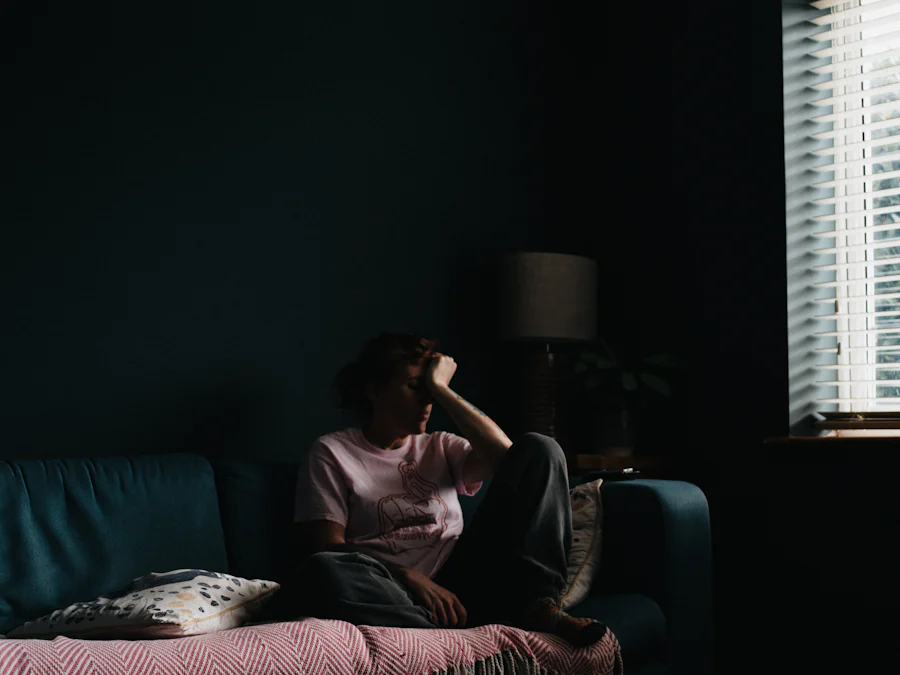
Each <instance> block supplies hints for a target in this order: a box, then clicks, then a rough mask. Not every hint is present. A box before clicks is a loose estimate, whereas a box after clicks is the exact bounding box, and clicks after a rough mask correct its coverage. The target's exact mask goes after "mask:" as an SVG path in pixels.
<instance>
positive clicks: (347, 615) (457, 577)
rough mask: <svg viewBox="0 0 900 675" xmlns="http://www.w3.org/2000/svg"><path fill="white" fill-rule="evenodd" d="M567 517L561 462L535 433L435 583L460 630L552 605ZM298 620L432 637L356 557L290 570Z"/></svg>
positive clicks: (509, 459) (431, 620)
mask: <svg viewBox="0 0 900 675" xmlns="http://www.w3.org/2000/svg"><path fill="white" fill-rule="evenodd" d="M571 541H572V514H571V508H570V504H569V480H568V473H567V468H566V459H565V455H564V453H563V451H562V448H560V446H559V444H558V443H557V442H556V441H555V440H553V439H552V438H549V437H547V436H544V435H543V434H538V433H527V434H523V435H522V436H521V437H520V438H518V439H517V440H516V441H515V443H514V444H513V445H512V447H511V448H510V449H509V450H508V451H507V453H506V456H505V457H504V458H503V461H502V462H501V463H500V466H499V467H498V468H497V471H496V473H495V475H494V477H493V478H492V479H491V482H490V485H489V487H488V491H487V494H486V495H485V496H484V499H483V500H482V502H481V504H480V505H479V506H478V510H477V511H476V513H475V516H474V518H473V520H472V522H471V523H469V524H468V525H467V526H466V528H465V531H464V532H463V533H462V535H461V536H460V538H459V540H458V541H457V542H456V546H455V547H454V549H453V552H452V553H451V554H450V557H449V558H448V559H447V561H446V562H445V563H444V566H443V567H442V568H441V569H440V570H439V571H438V573H437V575H436V576H435V578H434V581H435V583H437V584H439V585H440V586H443V587H444V588H447V589H448V590H450V591H452V592H453V593H454V594H456V596H457V597H458V598H459V600H460V602H461V603H462V605H463V607H465V608H466V613H467V615H468V620H467V623H466V626H467V627H471V626H479V625H484V624H488V623H514V622H515V621H516V619H518V617H519V616H521V613H522V612H523V610H524V608H525V607H527V606H528V604H530V602H532V601H534V600H536V599H538V598H544V597H551V598H555V599H559V597H560V595H561V594H562V591H563V589H564V587H565V582H566V561H567V559H568V556H569V549H570V546H571ZM297 588H298V589H299V590H300V594H301V596H302V597H303V600H304V602H303V603H302V605H303V606H304V615H305V616H315V617H319V618H323V619H340V620H343V621H348V622H350V623H354V624H357V625H367V626H399V627H404V628H436V627H438V624H437V622H436V620H435V617H434V616H433V615H432V614H431V612H430V611H429V610H427V609H426V608H425V607H423V606H421V605H418V604H416V602H415V598H414V597H413V596H412V594H411V593H410V592H409V591H408V590H407V589H406V588H405V587H404V586H403V585H402V584H400V583H399V582H398V581H397V580H395V579H394V578H393V577H392V576H391V574H390V572H389V571H388V570H387V568H386V567H385V566H384V565H382V564H381V563H379V562H378V561H376V560H374V559H373V558H371V557H369V556H367V555H365V554H362V553H334V552H325V553H316V554H313V555H312V556H309V557H308V558H307V559H306V560H305V561H304V562H303V564H302V565H301V567H300V569H299V571H298V580H297Z"/></svg>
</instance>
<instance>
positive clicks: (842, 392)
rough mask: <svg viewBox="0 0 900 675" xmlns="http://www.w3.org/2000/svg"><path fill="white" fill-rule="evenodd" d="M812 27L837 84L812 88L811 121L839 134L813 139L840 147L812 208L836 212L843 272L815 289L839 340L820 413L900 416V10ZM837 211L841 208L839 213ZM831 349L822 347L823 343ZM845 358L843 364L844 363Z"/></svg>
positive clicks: (886, 8)
mask: <svg viewBox="0 0 900 675" xmlns="http://www.w3.org/2000/svg"><path fill="white" fill-rule="evenodd" d="M809 4H810V6H811V7H813V8H815V9H817V10H827V11H826V12H825V13H823V14H821V15H819V16H818V17H817V18H814V19H812V22H813V23H814V24H816V25H817V26H818V27H820V28H821V29H822V30H821V31H818V30H817V31H816V32H814V33H813V35H812V39H813V40H815V45H814V46H813V47H812V51H811V52H810V55H811V56H813V57H816V58H818V59H819V62H820V63H822V65H821V66H817V67H813V68H812V69H811V70H812V71H813V72H815V73H817V74H820V75H828V76H829V77H828V78H827V80H824V81H821V82H819V83H817V84H814V85H811V86H812V87H813V88H814V89H817V90H820V91H821V94H822V96H821V97H818V98H814V100H813V101H812V104H813V106H815V108H814V109H812V112H811V114H810V117H809V120H810V121H811V122H813V123H814V124H815V125H818V126H819V127H820V126H821V125H826V128H827V127H828V126H830V129H828V130H826V131H820V132H817V133H813V134H811V137H812V138H815V139H826V140H827V141H830V145H829V146H828V147H822V148H821V149H817V150H814V151H813V152H814V153H815V154H816V155H820V156H822V157H823V158H825V159H824V163H822V164H821V165H817V166H815V167H814V171H816V172H817V174H816V178H815V180H814V182H813V187H814V188H817V190H816V192H817V195H822V196H819V197H818V198H814V199H813V200H812V201H813V202H814V203H815V204H820V205H826V206H827V207H829V208H828V209H827V211H831V213H825V214H824V215H816V216H813V218H814V219H815V220H818V221H823V223H827V224H828V227H827V230H825V231H818V232H816V233H815V234H814V235H812V236H815V237H819V238H821V239H822V240H824V241H822V242H821V245H822V248H816V249H815V253H816V254H817V259H818V260H819V261H821V262H822V263H824V264H821V265H815V267H814V269H816V270H820V271H828V272H833V277H832V275H828V276H827V277H826V278H829V279H831V278H833V280H831V281H821V282H818V283H816V284H815V285H816V286H818V287H821V288H826V289H828V291H827V295H828V296H829V297H825V298H817V299H816V300H815V301H816V302H818V303H822V306H821V311H822V312H823V313H822V314H820V315H818V317H817V318H818V319H819V320H820V321H821V322H822V326H823V327H824V328H825V330H822V331H819V332H817V333H816V334H817V335H818V336H820V338H833V339H831V340H829V341H828V343H829V344H830V345H834V344H835V343H836V345H837V346H821V347H819V348H817V351H818V352H822V353H827V354H831V355H833V357H832V358H828V359H824V360H825V361H829V363H821V364H818V365H817V366H816V368H817V370H818V372H819V375H820V379H818V380H817V384H818V385H819V386H820V387H827V388H823V389H820V391H822V392H824V393H825V395H824V396H823V397H822V398H819V399H818V400H819V402H820V403H827V404H837V406H838V410H839V411H841V412H857V413H863V412H872V411H900V0H868V1H867V0H821V1H819V2H812V3H809ZM832 207H833V208H832ZM820 344H821V342H820ZM835 357H836V358H835Z"/></svg>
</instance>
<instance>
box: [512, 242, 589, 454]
mask: <svg viewBox="0 0 900 675" xmlns="http://www.w3.org/2000/svg"><path fill="white" fill-rule="evenodd" d="M498 301H499V304H498V311H497V320H498V325H497V331H498V336H499V338H500V339H501V340H509V341H514V342H518V343H521V344H522V345H523V347H524V350H523V351H524V363H523V364H521V365H522V376H523V380H522V385H523V386H522V389H521V391H520V396H521V399H520V405H521V409H520V411H519V412H520V415H521V420H522V422H523V424H524V425H526V426H527V428H526V429H525V431H536V432H539V433H542V434H545V435H547V436H550V437H551V438H557V434H558V431H559V419H558V399H559V390H560V382H561V379H562V377H563V376H564V375H565V374H566V373H567V372H568V363H567V357H566V354H565V352H559V353H554V349H553V347H554V346H556V345H573V344H581V343H590V342H593V341H595V340H596V339H597V262H596V261H595V260H592V259H591V258H585V257H583V256H578V255H566V254H562V253H532V252H525V251H515V252H512V253H505V254H502V255H501V260H500V265H499V280H498Z"/></svg>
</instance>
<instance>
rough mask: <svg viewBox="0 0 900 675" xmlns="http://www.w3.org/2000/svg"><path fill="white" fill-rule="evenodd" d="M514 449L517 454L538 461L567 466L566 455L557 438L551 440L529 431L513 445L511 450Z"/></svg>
mask: <svg viewBox="0 0 900 675" xmlns="http://www.w3.org/2000/svg"><path fill="white" fill-rule="evenodd" d="M513 448H515V449H516V451H517V452H521V453H524V454H527V455H529V456H531V457H533V458H534V459H536V460H539V461H543V462H547V463H548V464H559V465H561V466H563V467H565V466H566V453H565V452H564V451H563V449H562V446H561V445H560V444H559V443H558V442H557V441H556V439H555V438H551V437H550V436H547V435H545V434H541V433H538V432H536V431H529V432H527V433H525V434H522V435H521V436H520V437H519V438H518V439H517V440H516V442H515V443H513V446H512V448H510V450H512V449H513Z"/></svg>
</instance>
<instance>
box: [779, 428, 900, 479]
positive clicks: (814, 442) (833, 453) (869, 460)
mask: <svg viewBox="0 0 900 675" xmlns="http://www.w3.org/2000/svg"><path fill="white" fill-rule="evenodd" d="M877 431H882V432H884V431H897V430H896V429H894V430H884V429H881V430H877ZM763 446H764V450H763V452H764V456H765V461H766V462H767V464H768V465H769V466H773V467H782V468H783V469H785V470H787V469H788V467H791V469H790V470H801V471H802V468H803V467H813V466H820V467H824V466H830V467H835V468H839V467H842V466H843V467H854V466H856V467H860V466H867V467H880V468H881V469H883V470H890V471H894V470H895V469H896V468H897V467H898V463H900V436H896V435H895V436H782V437H774V438H766V439H764V440H763Z"/></svg>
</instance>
